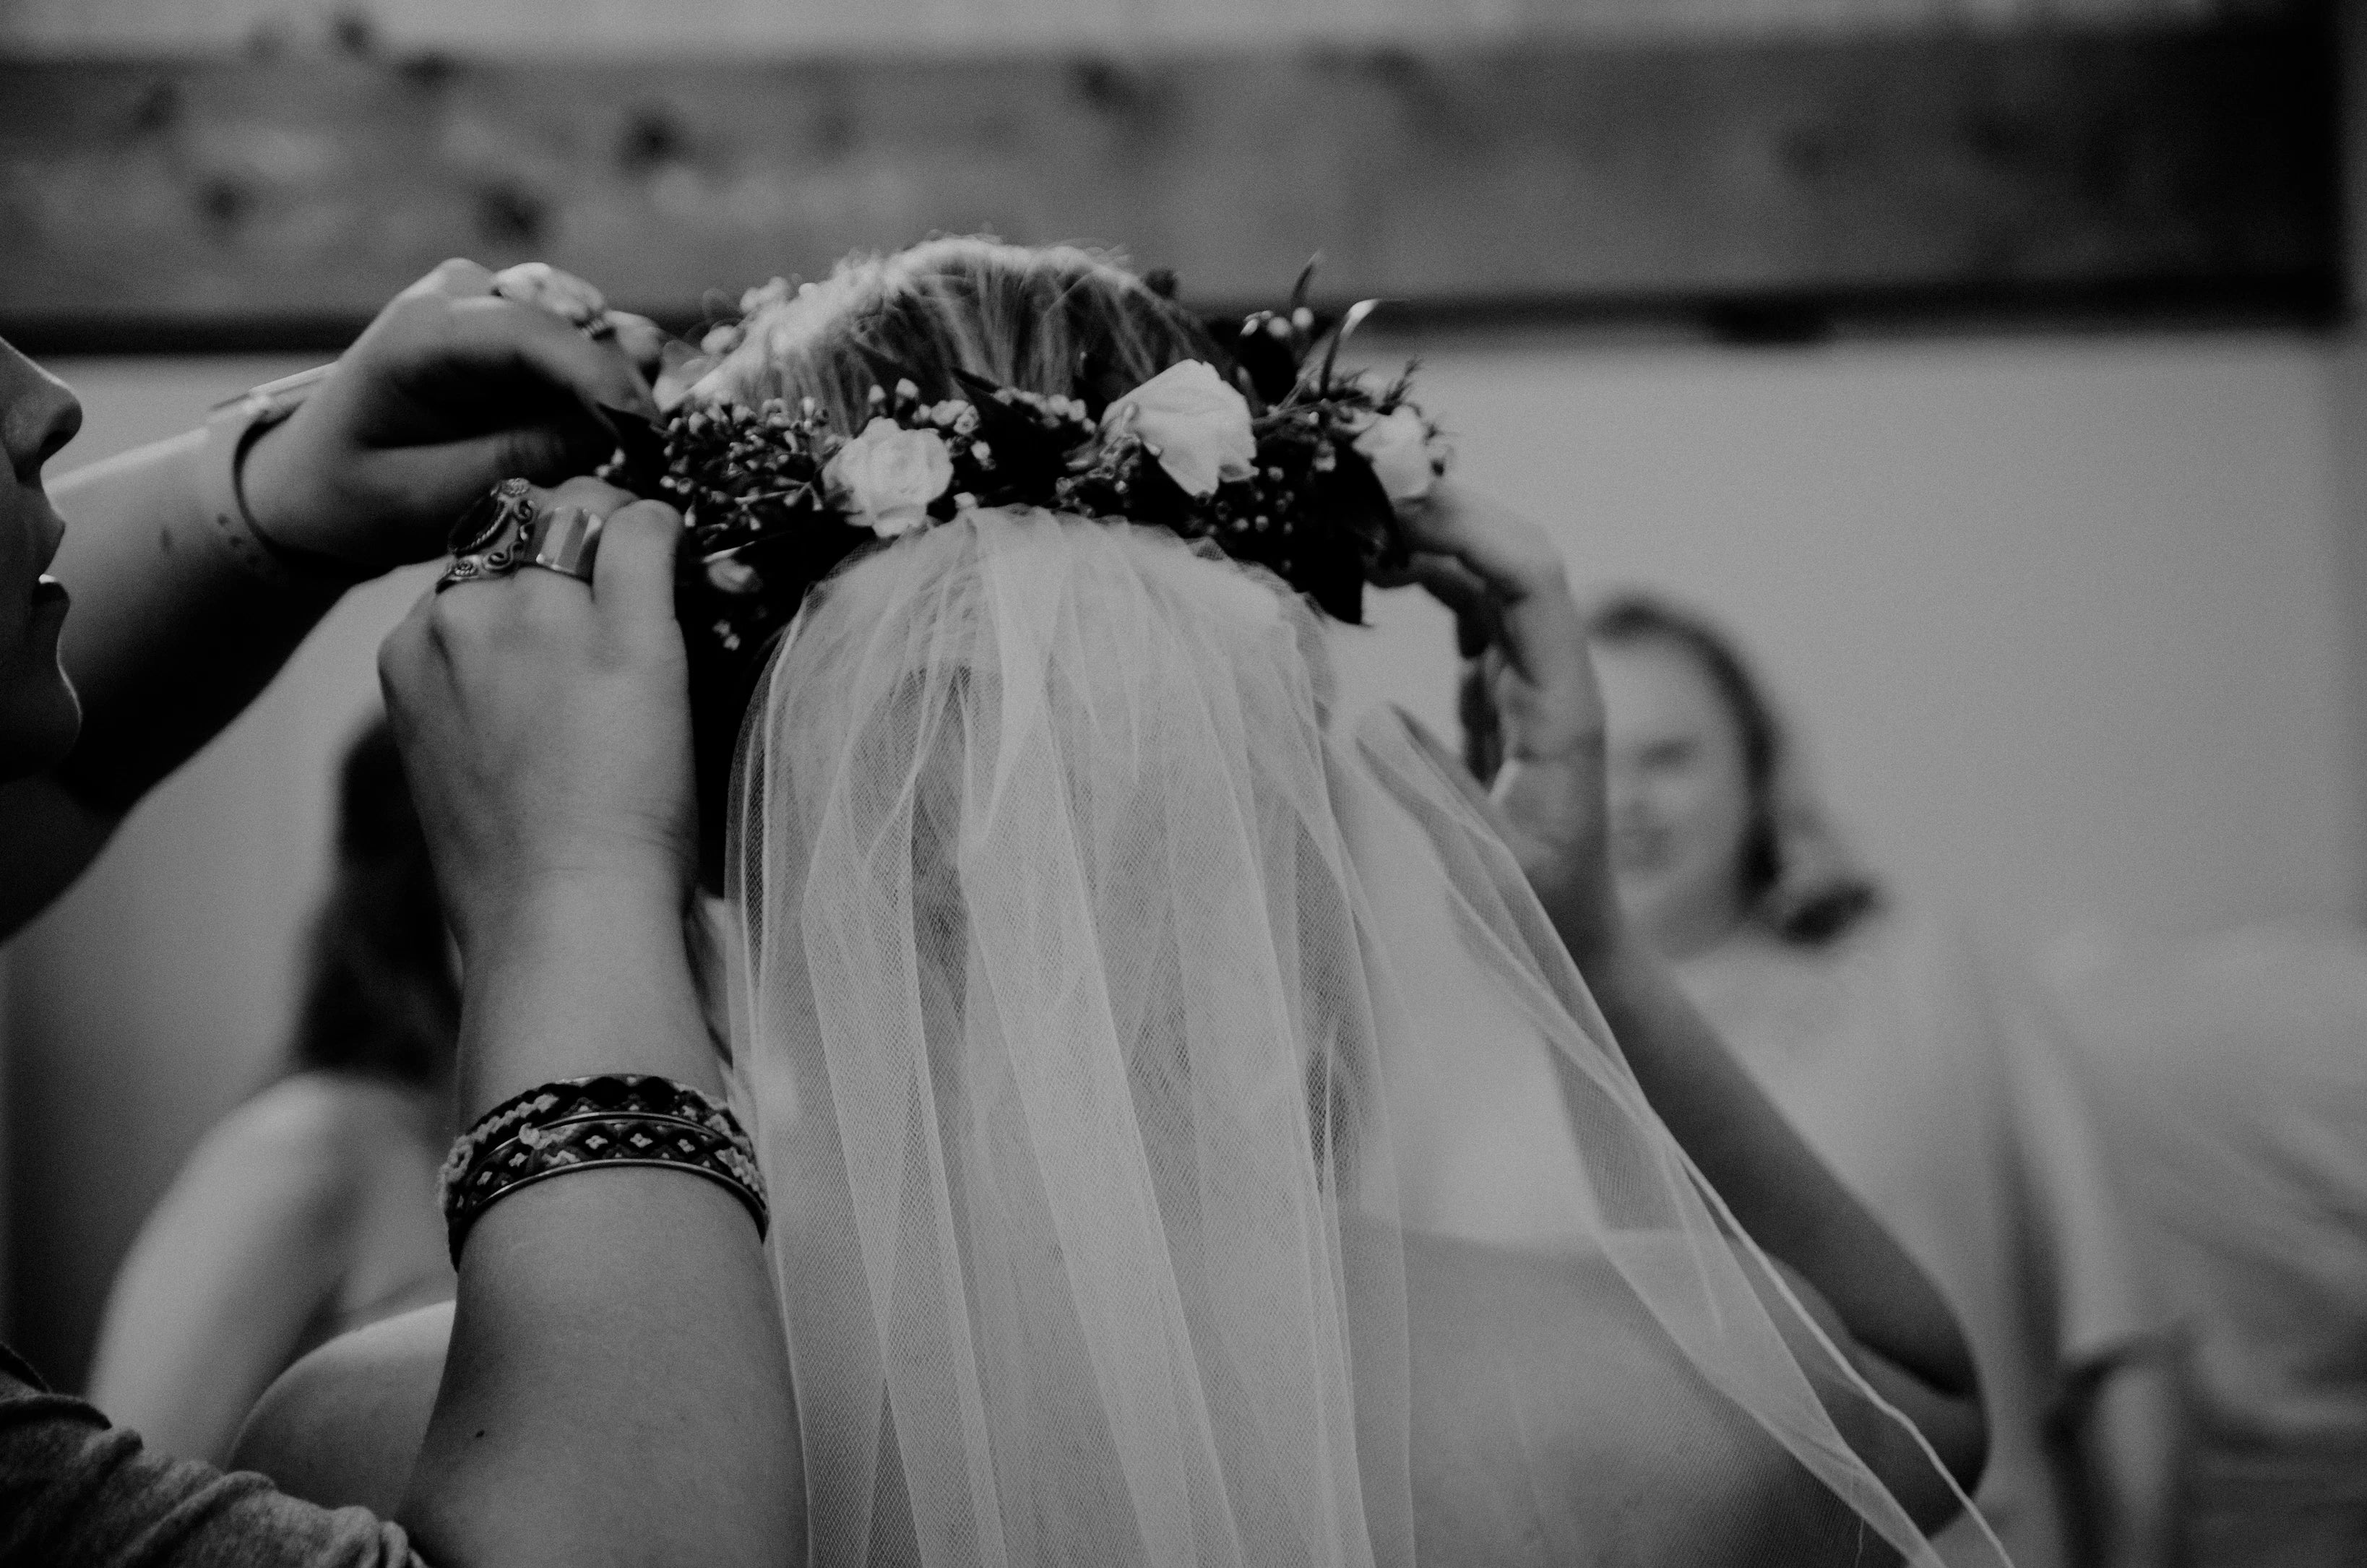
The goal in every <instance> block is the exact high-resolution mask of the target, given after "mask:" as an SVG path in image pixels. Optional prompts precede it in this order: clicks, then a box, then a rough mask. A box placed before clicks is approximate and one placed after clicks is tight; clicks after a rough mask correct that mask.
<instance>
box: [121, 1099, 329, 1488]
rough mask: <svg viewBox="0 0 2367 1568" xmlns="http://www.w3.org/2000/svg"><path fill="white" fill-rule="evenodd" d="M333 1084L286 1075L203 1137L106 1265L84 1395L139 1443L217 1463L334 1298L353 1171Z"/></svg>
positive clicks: (184, 1456) (228, 1449) (190, 1457)
mask: <svg viewBox="0 0 2367 1568" xmlns="http://www.w3.org/2000/svg"><path fill="white" fill-rule="evenodd" d="M332 1096H334V1090H332V1089H329V1088H327V1087H324V1086H323V1085H320V1084H317V1083H310V1082H306V1081H304V1080H291V1081H290V1082H289V1083H286V1084H282V1085H277V1086H276V1087H274V1088H272V1089H269V1090H266V1091H265V1093H264V1094H263V1095H262V1096H259V1097H258V1098H256V1099H255V1100H254V1101H251V1102H250V1103H248V1104H247V1105H244V1106H242V1107H240V1108H238V1109H237V1110H236V1111H233V1112H232V1114H231V1115H230V1116H229V1117H228V1118H226V1119H224V1120H223V1121H222V1122H221V1125H220V1126H218V1127H216V1128H215V1129H214V1130H213V1131H211V1132H210V1133H209V1134H208V1135H207V1137H206V1140H205V1142H202V1143H200V1144H199V1145H198V1149H197V1152H196V1153H194V1154H192V1155H191V1156H190V1158H189V1162H188V1164H187V1165H185V1166H183V1167H182V1170H181V1174H180V1175H179V1176H177V1177H176V1179H175V1181H174V1183H173V1186H172V1188H171V1190H170V1191H168V1192H166V1193H165V1195H164V1200H163V1201H162V1202H160V1203H159V1204H158V1205H157V1206H156V1209H155V1211H154V1212H153V1213H152V1214H150V1215H149V1217H148V1222H147V1223H146V1224H145V1225H144V1226H142V1229H141V1232H140V1237H139V1240H137V1241H136V1242H134V1243H133V1244H132V1247H131V1251H130V1255H129V1256H126V1257H125V1259H124V1261H123V1267H122V1268H121V1269H120V1270H119V1272H118V1273H117V1275H116V1277H115V1288H114V1290H113V1291H112V1292H111V1293H110V1294H109V1295H108V1303H107V1316H106V1319H105V1321H104V1323H103V1324H101V1326H100V1329H99V1339H98V1354H97V1359H96V1362H95V1364H94V1365H93V1368H92V1371H91V1400H92V1403H95V1404H96V1405H97V1406H98V1407H99V1408H100V1409H102V1410H104V1411H106V1412H107V1413H108V1417H109V1419H111V1420H113V1421H115V1422H117V1423H119V1424H120V1425H122V1426H129V1427H130V1428H132V1429H133V1430H134V1431H136V1432H138V1433H140V1434H141V1436H142V1437H144V1438H145V1439H146V1440H147V1442H148V1444H149V1446H150V1447H151V1448H153V1449H159V1450H161V1451H163V1452H164V1453H167V1454H172V1455H175V1456H177V1457H180V1458H184V1459H200V1460H211V1461H213V1462H215V1463H220V1462H221V1461H223V1460H226V1459H227V1458H228V1457H229V1454H230V1448H231V1441H232V1437H235V1436H236V1434H237V1432H238V1426H239V1422H240V1421H241V1420H242V1419H243V1417H244V1416H245V1415H246V1412H247V1409H248V1407H249V1406H251V1405H252V1404H253V1403H255V1399H256V1397H257V1396H259V1395H260V1394H261V1393H262V1392H263V1391H264V1389H265V1388H266V1387H267V1386H268V1385H269V1384H270V1382H271V1380H272V1379H273V1378H275V1377H277V1376H278V1374H279V1373H280V1371H281V1370H282V1369H285V1368H286V1367H287V1365H288V1363H289V1361H290V1360H291V1359H293V1358H294V1357H295V1354H296V1351H297V1349H298V1347H299V1346H300V1343H301V1341H302V1336H303V1334H304V1330H305V1328H306V1326H307V1325H308V1324H310V1323H311V1321H312V1320H313V1318H314V1315H315V1314H316V1313H317V1312H320V1311H321V1310H322V1309H323V1307H324V1306H326V1305H329V1304H331V1303H332V1302H334V1300H335V1297H336V1292H337V1287H338V1282H339V1280H340V1279H341V1278H342V1277H343V1275H344V1272H345V1237H346V1236H347V1235H348V1234H350V1230H351V1227H350V1225H349V1224H348V1223H346V1220H347V1217H348V1216H349V1215H350V1213H351V1212H352V1210H354V1208H355V1207H356V1206H357V1199H359V1197H360V1194H359V1193H358V1191H357V1190H356V1184H357V1181H358V1180H359V1179H361V1170H360V1168H359V1166H358V1165H357V1162H355V1161H353V1160H352V1159H351V1158H350V1157H349V1155H348V1152H347V1150H346V1147H345V1141H346V1139H347V1137H348V1136H349V1135H350V1133H351V1131H352V1127H351V1119H350V1118H348V1117H344V1116H341V1115H340V1114H339V1110H338V1107H337V1106H336V1105H335V1104H334V1100H333V1097H332Z"/></svg>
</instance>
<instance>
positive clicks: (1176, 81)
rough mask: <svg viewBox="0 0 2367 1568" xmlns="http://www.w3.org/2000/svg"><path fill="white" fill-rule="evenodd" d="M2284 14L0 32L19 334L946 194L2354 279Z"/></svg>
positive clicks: (1759, 294) (1899, 291) (1651, 262)
mask: <svg viewBox="0 0 2367 1568" xmlns="http://www.w3.org/2000/svg"><path fill="white" fill-rule="evenodd" d="M2332 61H2333V55H2332V51H2331V49H2330V48H2329V47H2328V45H2327V37H2326V34H2325V32H2324V30H2323V28H2320V27H2317V26H2314V25H2311V26H2305V25H2296V24H2290V23H2282V24H2268V25H2251V24H2232V25H2214V26H2207V27H2195V28H2167V29H2138V30H2114V31H2108V32H2097V33H2062V34H2052V35H2028V36H2011V35H2008V36H1994V35H1992V36H1976V35H1961V36H1951V37H1936V38H1933V37H1893V38H1886V39H1880V40H1856V41H1849V42H1808V41H1802V40H1761V41H1755V42H1728V43H1718V44H1714V45H1700V44H1696V45H1687V46H1682V47H1651V48H1642V47H1628V48H1611V47H1580V46H1576V45H1570V44H1557V45H1538V46H1535V47H1528V48H1520V49H1512V48H1503V49H1489V50H1472V51H1425V52H1415V51H1343V52H1338V53H1308V52H1300V53H1284V54H1271V55H1268V54H1261V55H1243V56H1237V57H1220V56H1172V57H1161V58H1158V59H1153V60H1120V59H1090V58H1048V57H1043V56H1029V57H1014V58H1009V59H1002V60H980V59H975V58H969V59H962V60H944V61H932V60H921V59H909V60H899V61H887V60H873V61H845V62H812V61H808V62H794V63H765V62H708V63H685V62H656V63H649V64H633V65H628V64H608V63H572V64H557V63H526V62H499V63H497V62H450V61H443V60H413V61H408V62H386V61H377V60H370V59H364V58H318V59H300V60H297V59H285V60H279V61H264V62H252V61H219V62H204V61H199V62H191V61H179V62H154V63H137V62H81V63H57V62H49V63H28V62H19V63H15V64H0V332H6V333H8V334H10V335H14V336H17V337H19V338H20V339H23V340H27V341H29V342H33V343H38V344H40V345H41V346H43V347H50V348H53V349H54V348H63V347H85V348H90V347H115V346H126V347H128V346H138V345H158V344H178V345H181V346H187V347H198V346H208V345H211V346H219V347H265V346H290V345H296V344H311V343H316V342H317V343H327V342H332V341H334V340H335V339H336V338H338V337H339V336H340V335H343V334H345V333H347V332H349V331H350V330H351V329H352V327H353V325H354V324H356V323H357V322H358V321H360V320H361V319H364V318H365V317H366V316H367V315H368V312H369V311H370V310H371V309H372V308H373V307H374V306H375V305H376V304H377V303H378V302H379V301H381V300H383V299H384V298H385V297H386V296H387V295H388V294H390V293H391V292H392V291H393V290H396V289H398V288H400V287H401V286H402V284H403V283H405V282H407V281H408V280H409V279H411V278H413V277H415V276H416V275H418V274H419V273H421V272H422V271H424V270H425V269H426V268H427V267H430V266H431V265H433V264H434V263H435V262H436V260H438V259H439V258H441V257H442V256H447V255H449V254H454V253H466V254H470V255H474V256H479V257H481V259H484V260H486V261H488V262H491V263H495V264H499V263H503V262H506V261H510V260H514V259H517V258H519V257H523V256H547V257H549V259H551V260H553V261H556V262H558V263H560V264H561V265H564V266H567V267H572V268H575V269H577V270H579V271H581V272H583V273H584V274H586V275H587V276H589V277H591V278H595V279H596V280H598V281H599V282H600V283H601V284H602V285H603V286H604V287H606V289H607V290H609V291H610V293H611V294H612V296H613V297H615V298H616V299H617V301H620V302H623V303H629V304H631V305H633V306H635V307H638V308H641V309H644V310H649V311H651V312H654V313H658V314H660V315H663V316H667V317H672V318H675V319H688V318H691V317H695V316H696V315H697V314H698V313H699V311H700V309H701V299H702V292H703V291H704V290H709V289H715V288H721V289H727V290H735V291H736V290H737V289H738V288H739V287H741V286H742V285H743V284H745V283H748V282H750V281H754V280H759V279H762V278H765V277H768V276H771V275H772V274H774V273H791V274H795V273H799V272H804V273H811V272H814V271H817V270H819V269H821V268H823V267H827V266H828V265H829V263H830V261H831V259H832V257H833V256H837V255H839V254H841V253H843V252H844V251H846V250H848V249H850V248H855V247H859V246H892V245H895V244H901V243H903V242H906V241H909V240H911V239H912V238H915V237H918V236H920V235H923V234H925V233H930V232H932V231H937V230H968V229H978V228H986V229H992V230H995V231H998V232H1000V233H1002V234H1004V235H1005V236H1006V237H1009V238H1013V239H1020V240H1048V239H1056V238H1082V239H1089V240H1094V241H1104V242H1113V243H1122V244H1125V245H1126V246H1127V248H1128V249H1129V251H1130V252H1131V254H1132V255H1133V256H1134V257H1135V258H1136V259H1137V260H1138V262H1140V263H1141V264H1143V265H1146V266H1161V267H1175V268H1177V269H1178V270H1179V271H1180V272H1181V273H1182V275H1183V280H1184V284H1185V287H1186V290H1188V292H1189V293H1190V295H1191V296H1192V297H1194V298H1195V299H1198V300H1202V301H1245V300H1258V299H1266V298H1270V297H1272V296H1273V295H1274V293H1275V292H1276V291H1278V290H1281V289H1283V288H1285V287H1286V286H1287V283H1288V280H1289V278H1290V277H1291V276H1292V274H1293V273H1294V272H1295V271H1296V270H1297V267H1298V265H1299V263H1300V262H1301V261H1303V260H1304V259H1305V257H1306V256H1308V254H1309V253H1310V252H1313V251H1317V250H1320V251H1322V252H1323V253H1324V254H1325V256H1327V258H1328V261H1327V266H1326V269H1325V273H1324V280H1325V283H1326V286H1327V288H1328V289H1329V290H1331V291H1332V292H1334V293H1338V294H1349V293H1379V294H1387V295H1391V296H1395V297H1398V298H1400V299H1403V300H1405V301H1409V303H1410V306H1411V307H1412V308H1414V309H1415V310H1417V311H1422V310H1428V311H1432V312H1467V311H1474V310H1476V311H1479V312H1495V311H1505V310H1529V311H1534V310H1544V311H1548V312H1565V313H1573V314H1584V313H1587V312H1622V311H1625V312H1633V311H1645V312H1657V311H1692V310H1706V311H1712V312H1716V311H1730V310H1734V309H1737V308H1741V309H1744V310H1748V309H1750V308H1753V307H1755V306H1757V305H1761V304H1764V303H1765V302H1767V301H1778V302H1784V303H1789V304H1796V305H1806V306H1811V307H1815V306H1822V305H1825V304H1829V303H1834V302H1839V303H1840V304H1842V305H1848V304H1849V303H1851V302H1852V301H1875V302H1882V301H1889V302H1893V303H1897V302H1901V301H1903V302H1905V303H1906V304H1908V306H1910V307H1912V306H1915V305H1917V304H1919V303H1931V304H1934V305H1941V304H1946V303H1948V302H1950V301H1958V302H1961V301H1975V302H1981V301H1988V302H1992V303H1997V304H2001V305H2004V306H2007V307H2010V306H2012V305H2013V304H2015V303H2016V302H2017V301H2047V300H2082V299H2094V300H2098V301H2106V302H2110V301H2115V300H2117V301H2124V302H2125V301H2135V302H2138V303H2140V304H2142V303H2143V302H2145V301H2149V300H2158V301H2175V302H2178V303H2180V305H2182V306H2189V307H2191V306H2198V305H2199V306H2201V307H2203V308H2210V307H2212V306H2214V304H2216V305H2225V306H2227V307H2229V308H2232V309H2237V310H2259V309H2262V308H2266V309H2268V310H2271V311H2286V312H2296V313H2303V314H2306V313H2309V312H2324V311H2326V310H2327V309H2329V308H2330V306H2331V303H2332V301H2334V300H2335V299H2336V297H2337V294H2338V291H2339V270H2340V269H2339V256H2338V244H2337V203H2336V199H2335V195H2334V190H2335V184H2336V177H2335V176H2336V165H2335V144H2336V137H2335V116H2334V81H2333V63H2332Z"/></svg>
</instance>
